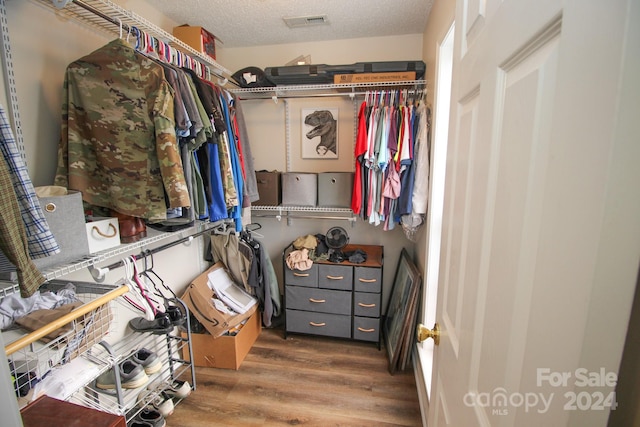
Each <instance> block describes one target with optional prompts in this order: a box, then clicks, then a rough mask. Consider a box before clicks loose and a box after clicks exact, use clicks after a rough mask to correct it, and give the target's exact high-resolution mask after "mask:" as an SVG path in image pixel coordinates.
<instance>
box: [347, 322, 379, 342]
mask: <svg viewBox="0 0 640 427" xmlns="http://www.w3.org/2000/svg"><path fill="white" fill-rule="evenodd" d="M379 338H380V319H373V318H370V317H357V316H356V317H354V318H353V339H354V340H362V341H374V342H378V339H379Z"/></svg>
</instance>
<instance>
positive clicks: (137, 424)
mask: <svg viewBox="0 0 640 427" xmlns="http://www.w3.org/2000/svg"><path fill="white" fill-rule="evenodd" d="M127 427H154V426H153V424H151V423H148V422H146V421H140V420H133V421H131V422H130V423H129V424H128V425H127Z"/></svg>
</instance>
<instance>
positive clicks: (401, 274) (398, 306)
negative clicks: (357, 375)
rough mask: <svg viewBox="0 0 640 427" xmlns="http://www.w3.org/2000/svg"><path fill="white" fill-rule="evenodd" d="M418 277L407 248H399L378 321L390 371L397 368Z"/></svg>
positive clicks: (392, 372) (392, 371)
mask: <svg viewBox="0 0 640 427" xmlns="http://www.w3.org/2000/svg"><path fill="white" fill-rule="evenodd" d="M420 280H421V277H420V272H419V271H418V268H417V267H416V265H415V264H414V263H413V261H412V260H411V258H410V257H409V253H408V252H407V250H406V249H405V248H402V252H401V253H400V259H399V260H398V265H397V267H396V274H395V276H394V280H393V286H392V288H391V297H390V299H389V304H388V306H387V312H386V315H385V318H384V323H383V325H382V332H383V339H384V344H385V347H386V350H387V355H388V358H389V373H391V374H394V373H395V372H396V370H397V369H398V362H399V358H400V353H401V349H402V346H403V344H404V343H405V340H406V339H410V337H411V334H410V331H408V328H410V325H411V323H412V322H411V320H412V316H411V314H412V310H411V307H412V304H415V303H416V302H415V301H412V300H413V299H415V298H417V294H416V289H417V288H419V286H420ZM407 337H408V338H407Z"/></svg>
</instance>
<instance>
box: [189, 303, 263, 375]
mask: <svg viewBox="0 0 640 427" xmlns="http://www.w3.org/2000/svg"><path fill="white" fill-rule="evenodd" d="M261 331H262V322H261V320H260V312H259V311H254V313H253V314H252V315H251V317H249V320H247V322H246V323H245V324H244V326H243V327H242V329H240V331H239V332H238V333H237V334H236V335H235V336H231V335H222V336H220V337H217V338H214V337H213V336H211V335H210V334H191V349H192V350H193V364H194V365H195V366H203V367H206V368H222V369H235V370H238V369H239V368H240V364H242V361H243V360H244V358H245V357H246V356H247V354H248V353H249V351H250V350H251V347H252V346H253V343H254V342H255V341H256V339H257V338H258V336H259V335H260V332H261ZM182 336H183V337H186V332H183V333H182ZM182 352H183V353H182V357H183V358H184V359H185V360H189V349H188V347H187V346H184V347H183V350H182Z"/></svg>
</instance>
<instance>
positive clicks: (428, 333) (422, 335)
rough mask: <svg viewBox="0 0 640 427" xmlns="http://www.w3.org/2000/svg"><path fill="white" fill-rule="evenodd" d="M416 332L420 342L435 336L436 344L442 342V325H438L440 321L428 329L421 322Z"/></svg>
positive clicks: (434, 341)
mask: <svg viewBox="0 0 640 427" xmlns="http://www.w3.org/2000/svg"><path fill="white" fill-rule="evenodd" d="M416 332H417V334H418V342H422V341H424V340H426V339H427V338H433V343H434V344H435V345H438V344H440V326H438V323H435V324H434V325H433V329H428V328H427V327H426V326H424V325H423V324H422V323H419V324H418V330H417V331H416Z"/></svg>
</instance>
